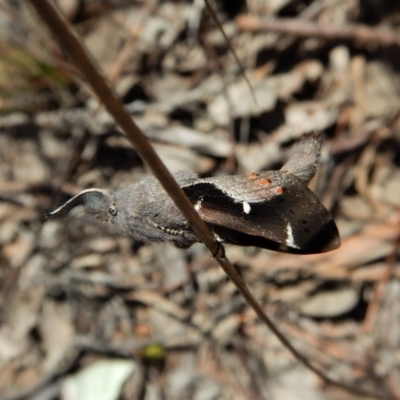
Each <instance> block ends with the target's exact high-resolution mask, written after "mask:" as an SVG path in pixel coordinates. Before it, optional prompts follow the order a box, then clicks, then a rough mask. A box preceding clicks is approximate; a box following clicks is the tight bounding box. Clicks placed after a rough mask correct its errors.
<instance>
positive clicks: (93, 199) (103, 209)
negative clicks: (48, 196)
mask: <svg viewBox="0 0 400 400" xmlns="http://www.w3.org/2000/svg"><path fill="white" fill-rule="evenodd" d="M82 214H92V215H93V216H94V217H95V218H96V219H97V220H99V221H103V222H110V223H114V219H115V218H116V217H117V215H118V209H117V207H116V205H115V199H114V196H113V193H112V192H109V191H108V190H103V189H86V190H83V191H82V192H80V193H78V194H77V195H75V196H74V197H72V198H71V199H69V200H68V201H67V202H66V203H64V204H63V205H62V206H60V207H58V208H57V209H55V210H54V211H52V212H46V215H45V219H46V220H50V221H65V220H68V219H70V218H73V217H76V216H78V215H82Z"/></svg>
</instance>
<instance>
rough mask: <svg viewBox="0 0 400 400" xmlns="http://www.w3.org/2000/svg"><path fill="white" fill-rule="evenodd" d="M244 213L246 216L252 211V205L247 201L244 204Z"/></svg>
mask: <svg viewBox="0 0 400 400" xmlns="http://www.w3.org/2000/svg"><path fill="white" fill-rule="evenodd" d="M243 211H244V212H245V213H246V214H248V213H249V212H250V211H251V207H250V204H249V203H248V202H247V201H245V202H244V203H243Z"/></svg>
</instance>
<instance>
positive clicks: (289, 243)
mask: <svg viewBox="0 0 400 400" xmlns="http://www.w3.org/2000/svg"><path fill="white" fill-rule="evenodd" d="M286 235H287V238H286V246H288V247H292V248H293V249H299V248H300V247H299V246H297V244H296V242H295V241H294V237H293V230H292V225H290V223H288V224H287V225H286Z"/></svg>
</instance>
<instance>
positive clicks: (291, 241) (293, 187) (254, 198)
mask: <svg viewBox="0 0 400 400" xmlns="http://www.w3.org/2000/svg"><path fill="white" fill-rule="evenodd" d="M182 189H183V190H184V191H185V193H186V194H187V196H188V197H189V198H190V200H191V201H192V203H193V204H194V206H195V208H196V210H197V211H198V212H199V214H200V215H201V217H202V218H203V219H204V221H206V222H207V223H209V224H212V225H215V229H214V231H215V232H216V233H217V234H218V235H219V236H220V238H221V239H222V240H223V241H225V242H227V243H233V244H237V245H245V246H248V245H254V246H258V247H262V248H266V249H270V250H276V251H281V252H288V253H296V254H314V253H322V252H325V251H329V250H333V249H335V248H337V247H339V245H340V237H339V232H338V229H337V227H336V224H335V222H334V220H333V218H332V216H331V214H330V213H329V212H328V211H327V210H326V209H325V207H324V206H323V205H322V204H321V202H320V201H319V200H318V198H317V197H316V196H315V195H314V193H313V192H312V191H311V190H309V189H308V188H307V186H306V185H305V184H304V182H303V181H301V180H300V179H299V178H297V177H296V176H294V175H292V174H290V173H289V172H287V171H267V172H263V173H261V174H248V175H235V176H232V177H226V176H225V177H223V179H221V178H218V177H217V178H210V179H202V180H199V181H198V182H196V183H193V184H191V185H188V186H185V187H183V188H182Z"/></svg>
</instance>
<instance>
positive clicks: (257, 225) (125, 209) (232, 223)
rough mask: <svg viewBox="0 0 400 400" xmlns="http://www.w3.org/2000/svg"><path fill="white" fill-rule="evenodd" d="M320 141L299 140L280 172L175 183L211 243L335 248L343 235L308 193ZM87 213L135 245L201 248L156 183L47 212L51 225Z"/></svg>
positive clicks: (85, 194) (186, 175) (90, 193)
mask: <svg viewBox="0 0 400 400" xmlns="http://www.w3.org/2000/svg"><path fill="white" fill-rule="evenodd" d="M322 142H323V139H322V135H320V134H318V133H315V132H313V133H309V134H306V135H303V137H302V138H301V140H300V141H299V143H298V144H297V146H296V148H295V151H294V154H293V156H292V157H291V158H290V159H289V161H288V162H287V163H286V164H285V165H284V166H283V167H282V168H281V169H280V170H279V171H264V172H260V173H249V174H243V175H233V176H218V177H212V178H200V177H198V176H197V175H196V174H195V173H193V172H188V171H182V172H178V173H176V174H174V178H175V179H176V181H177V182H178V184H179V186H180V187H181V188H182V189H183V191H184V192H185V194H186V196H187V197H188V198H189V199H190V201H191V202H192V204H193V206H194V208H195V210H196V211H197V212H198V213H199V214H200V216H201V218H202V219H203V220H204V221H205V222H206V223H207V225H208V226H209V227H210V229H211V230H212V232H213V234H214V235H215V237H216V238H217V239H218V240H219V241H221V242H223V243H230V244H235V245H239V246H257V247H261V248H264V249H269V250H275V251H280V252H286V253H294V254H314V253H322V252H326V251H329V250H333V249H336V248H338V247H339V246H340V236H339V232H338V229H337V226H336V224H335V221H334V219H333V217H332V215H331V214H330V213H329V212H328V211H327V210H326V208H325V207H324V206H323V205H322V204H321V202H320V201H319V200H318V198H317V197H316V196H315V194H314V193H313V192H312V191H311V190H310V189H309V188H308V187H307V184H308V182H309V181H310V180H311V178H312V177H313V176H314V175H315V172H316V168H317V164H318V161H319V158H320V153H321V148H322ZM82 213H86V214H92V215H93V216H94V217H95V218H96V219H98V220H100V221H104V222H108V223H111V224H113V225H114V226H115V227H116V228H117V231H118V232H119V233H120V234H122V235H129V236H131V237H132V238H133V239H135V240H137V241H140V242H172V243H173V244H175V245H176V246H177V247H181V248H187V247H189V246H191V245H192V244H193V243H196V242H199V239H198V237H197V236H196V234H195V233H194V232H193V230H192V229H191V227H190V226H189V224H188V223H187V221H186V219H185V218H184V217H183V215H182V214H181V213H180V211H179V209H178V208H177V207H176V205H175V204H174V203H173V201H172V200H171V199H170V198H169V196H168V195H167V193H166V192H165V191H164V189H163V188H162V186H161V185H160V183H159V182H158V181H157V180H156V179H155V178H153V177H150V178H146V179H144V180H141V181H139V182H135V183H133V184H131V185H128V186H126V187H124V188H122V189H120V190H117V191H112V190H103V189H87V190H83V191H82V192H80V193H78V194H77V195H76V196H74V197H72V198H71V199H70V200H68V201H67V202H66V203H65V204H63V205H62V206H61V207H59V208H57V209H56V210H54V211H52V212H47V214H46V218H47V219H49V220H57V219H58V220H65V219H68V218H70V217H72V216H75V215H78V214H82Z"/></svg>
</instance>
